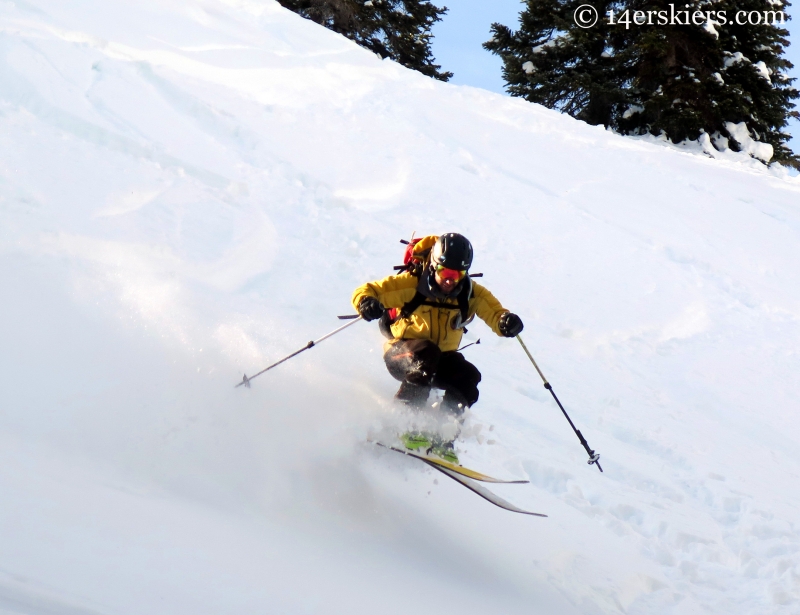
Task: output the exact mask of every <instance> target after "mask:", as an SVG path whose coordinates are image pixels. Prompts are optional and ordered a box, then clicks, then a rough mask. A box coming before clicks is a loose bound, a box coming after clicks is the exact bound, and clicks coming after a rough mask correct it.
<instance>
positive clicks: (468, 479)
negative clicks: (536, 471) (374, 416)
mask: <svg viewBox="0 0 800 615" xmlns="http://www.w3.org/2000/svg"><path fill="white" fill-rule="evenodd" d="M375 444H377V445H378V446H382V447H383V448H387V449H389V450H390V451H394V452H396V453H402V454H403V455H406V456H408V457H413V458H415V459H419V460H420V461H422V462H424V463H426V464H427V465H429V466H430V467H432V468H434V469H435V470H438V471H439V472H441V473H442V474H444V475H445V476H448V477H450V478H452V479H453V480H454V481H456V482H457V483H460V484H462V485H464V486H465V487H466V488H467V489H469V490H470V491H472V492H473V493H477V494H478V495H479V496H481V497H482V498H483V499H484V500H486V501H488V502H491V503H492V504H494V505H495V506H498V507H500V508H503V509H505V510H509V511H511V512H515V513H521V514H523V515H532V516H534V517H547V515H545V514H543V513H537V512H531V511H529V510H523V509H522V508H519V507H518V506H514V505H513V504H512V503H511V502H509V501H507V500H504V499H503V498H501V497H500V496H499V495H497V494H495V493H492V492H491V491H489V490H488V489H487V488H486V487H484V486H483V485H481V484H480V483H479V482H477V481H482V482H485V483H500V484H524V483H528V482H529V481H527V480H501V479H499V478H493V477H491V476H488V475H486V474H482V473H480V472H476V471H475V470H470V469H469V468H465V467H462V466H458V465H455V464H454V463H450V462H449V461H445V460H444V459H437V458H434V457H428V456H427V455H421V454H420V453H417V452H414V451H409V450H406V449H402V448H397V447H395V446H390V445H388V444H383V443H382V442H375Z"/></svg>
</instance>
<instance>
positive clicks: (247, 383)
mask: <svg viewBox="0 0 800 615" xmlns="http://www.w3.org/2000/svg"><path fill="white" fill-rule="evenodd" d="M359 320H362V317H361V316H358V317H357V318H355V319H354V320H352V321H350V322H348V323H347V324H346V325H342V326H341V327H339V328H338V329H334V330H333V331H331V332H330V333H326V334H325V335H323V336H322V337H321V338H319V339H318V340H312V341H310V342H309V343H308V344H306V345H305V346H303V347H302V348H301V349H300V350H296V351H295V352H293V353H292V354H290V355H288V356H286V357H283V358H282V359H281V360H280V361H276V362H275V363H273V364H272V365H270V366H269V367H265V368H264V369H262V370H261V371H260V372H258V373H257V374H256V375H255V376H250V377H248V376H247V374H245V375H244V376H243V377H242V381H241V382H240V383H239V384H237V385H236V386H235V387H234V388H237V387H240V386H242V385H244V386H245V387H246V388H248V389H249V388H250V381H251V380H253V378H257V377H258V376H260V375H261V374H263V373H264V372H268V371H269V370H271V369H272V368H273V367H277V366H278V365H280V364H281V363H284V362H285V361H288V360H289V359H291V358H293V357H296V356H297V355H299V354H300V353H301V352H305V351H306V350H308V349H309V348H313V347H314V346H316V345H317V344H319V343H320V342H322V341H324V340H326V339H328V338H329V337H331V336H333V335H336V334H337V333H339V331H343V330H345V329H347V327H351V326H353V325H354V324H356V323H357V322H358V321H359Z"/></svg>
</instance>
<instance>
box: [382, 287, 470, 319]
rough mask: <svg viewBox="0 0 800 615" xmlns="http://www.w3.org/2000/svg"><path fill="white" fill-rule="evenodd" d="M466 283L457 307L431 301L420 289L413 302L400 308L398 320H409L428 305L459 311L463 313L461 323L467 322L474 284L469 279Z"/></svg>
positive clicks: (459, 295) (460, 293)
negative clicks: (418, 309)
mask: <svg viewBox="0 0 800 615" xmlns="http://www.w3.org/2000/svg"><path fill="white" fill-rule="evenodd" d="M464 282H465V284H464V286H463V288H462V289H461V290H460V291H459V293H458V295H457V296H456V301H458V304H457V305H452V304H447V303H439V302H438V301H429V300H428V298H427V297H426V296H425V295H423V294H422V293H421V292H420V291H419V289H417V292H415V293H414V296H413V297H412V298H411V300H410V301H407V302H406V303H405V305H403V307H402V308H400V311H399V313H398V314H397V319H400V318H408V317H409V316H411V315H412V314H413V313H414V312H415V311H416V310H417V308H418V307H420V306H422V305H428V306H431V307H435V308H439V309H444V310H459V311H460V312H461V322H466V321H467V317H468V316H469V300H470V297H471V296H472V283H471V282H470V281H469V278H467V279H466V280H464Z"/></svg>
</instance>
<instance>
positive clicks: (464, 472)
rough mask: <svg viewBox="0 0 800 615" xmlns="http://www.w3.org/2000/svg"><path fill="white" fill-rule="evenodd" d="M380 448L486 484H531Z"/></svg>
mask: <svg viewBox="0 0 800 615" xmlns="http://www.w3.org/2000/svg"><path fill="white" fill-rule="evenodd" d="M375 444H377V445H378V446H382V447H384V448H388V449H389V450H390V451H394V452H396V453H402V454H403V455H408V456H409V457H416V458H417V459H420V460H421V461H424V462H425V463H428V464H430V465H432V466H435V467H438V468H444V469H445V470H449V471H450V472H455V473H456V474H460V475H461V476H466V477H467V478H471V479H472V480H479V481H481V482H484V483H505V484H517V485H523V484H526V483H529V482H530V481H527V480H503V479H500V478H493V477H491V476H488V475H486V474H483V473H481V472H477V471H476V470H470V469H469V468H465V467H464V466H459V465H456V464H454V463H450V462H449V461H446V460H444V459H439V458H438V457H429V456H427V455H423V454H421V453H417V452H416V451H411V450H408V449H403V448H398V447H396V446H391V445H389V444H384V443H383V442H375Z"/></svg>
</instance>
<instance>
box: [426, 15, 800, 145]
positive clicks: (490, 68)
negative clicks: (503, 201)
mask: <svg viewBox="0 0 800 615" xmlns="http://www.w3.org/2000/svg"><path fill="white" fill-rule="evenodd" d="M433 3H434V4H436V5H437V6H443V5H444V6H447V8H448V9H449V11H448V13H447V15H445V16H444V19H443V20H442V21H441V22H439V23H438V24H436V26H435V27H434V29H433V34H434V40H433V53H434V56H435V57H436V63H437V64H441V65H442V69H444V70H449V71H452V72H453V73H455V76H454V77H453V79H452V80H451V81H452V83H456V84H460V85H473V86H476V87H480V88H485V89H487V90H492V91H494V92H500V93H504V90H503V85H504V84H503V78H502V76H501V75H500V65H501V63H500V59H499V58H497V57H496V56H494V55H492V54H490V53H489V52H488V51H484V49H483V48H482V47H481V44H482V43H483V42H484V41H486V40H488V38H489V28H490V26H491V24H492V23H493V22H499V23H502V24H504V25H506V26H509V27H510V28H512V29H516V27H517V24H518V17H517V16H518V15H519V12H520V11H521V10H522V8H523V4H524V3H523V2H522V1H521V0H433ZM789 14H790V15H791V16H792V17H793V18H794V20H793V21H789V22H788V24H787V26H788V29H789V31H790V33H791V34H790V36H789V40H790V42H791V43H793V44H792V45H790V46H789V48H788V50H787V54H786V56H787V58H788V59H789V61H790V62H792V63H793V64H794V65H795V68H794V70H793V71H792V75H791V76H792V77H798V78H800V9H798V8H797V6H794V7H790V8H789ZM795 87H797V88H798V89H800V80H798V81H797V82H795ZM789 131H790V132H791V133H792V135H793V137H794V138H793V139H792V142H791V143H790V145H791V146H792V148H793V149H794V151H795V153H800V122H797V121H796V120H795V121H793V122H792V124H791V125H790V127H789Z"/></svg>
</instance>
